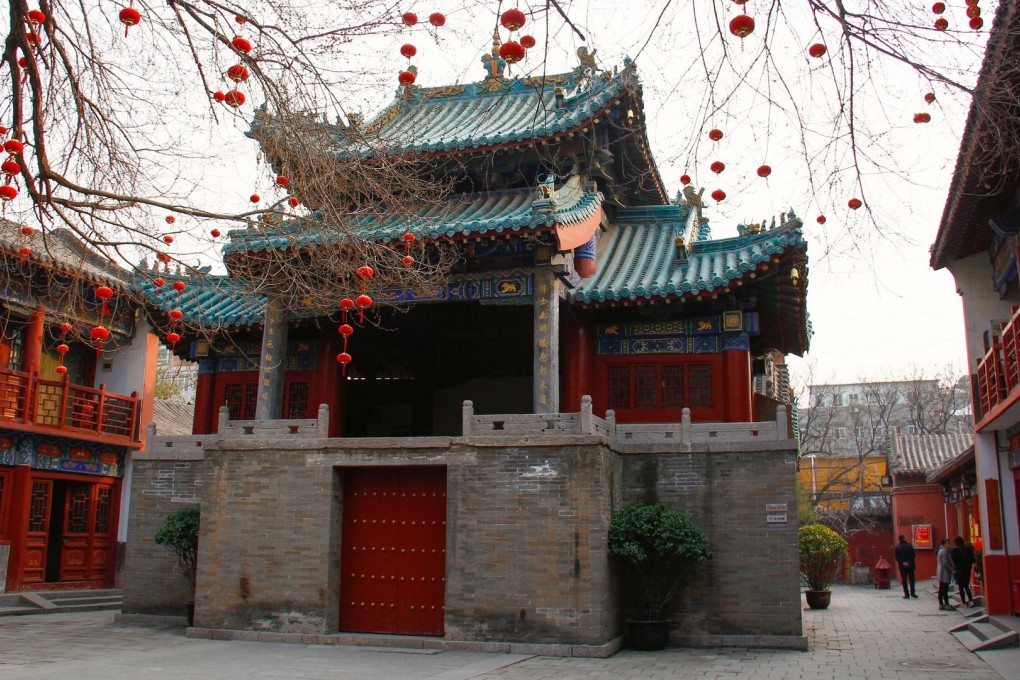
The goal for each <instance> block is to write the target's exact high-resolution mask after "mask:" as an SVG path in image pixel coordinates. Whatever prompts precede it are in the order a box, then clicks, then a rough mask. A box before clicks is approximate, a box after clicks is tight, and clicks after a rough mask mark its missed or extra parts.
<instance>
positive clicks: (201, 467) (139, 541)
mask: <svg viewBox="0 0 1020 680" xmlns="http://www.w3.org/2000/svg"><path fill="white" fill-rule="evenodd" d="M139 457H140V456H137V457H136V459H135V460H133V461H132V480H131V505H130V514H129V517H128V539H127V545H126V546H125V549H124V565H123V568H122V569H121V574H120V586H121V588H122V589H123V591H124V601H123V605H122V607H121V611H122V612H124V613H126V614H152V615H160V616H184V614H185V604H186V603H188V602H190V601H191V600H192V596H191V592H190V589H189V587H188V582H187V581H186V580H185V578H184V576H183V575H182V574H181V571H180V569H179V568H178V566H177V556H176V555H175V554H174V553H173V551H172V550H170V549H169V548H167V547H165V546H161V545H156V543H155V541H154V540H153V536H155V534H156V532H157V531H159V528H160V527H161V526H163V522H164V521H166V517H167V515H169V514H170V513H171V512H174V511H175V510H177V509H179V508H181V507H182V506H185V505H198V503H199V494H200V493H201V489H202V487H203V485H204V484H205V479H206V468H205V464H204V462H203V461H202V460H201V458H200V457H199V458H194V457H192V458H191V459H186V460H178V459H176V458H170V459H166V460H151V459H150V460H144V459H143V460H138V458H139ZM199 558H200V559H201V555H200V557H199Z"/></svg>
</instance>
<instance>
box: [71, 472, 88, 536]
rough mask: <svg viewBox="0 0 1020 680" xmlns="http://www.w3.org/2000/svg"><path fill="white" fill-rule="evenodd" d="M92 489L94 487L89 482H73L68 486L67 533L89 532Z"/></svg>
mask: <svg viewBox="0 0 1020 680" xmlns="http://www.w3.org/2000/svg"><path fill="white" fill-rule="evenodd" d="M91 491H92V487H91V486H90V485H88V484H72V485H71V486H70V488H68V490H67V515H66V520H65V521H66V527H65V528H64V532H65V533H68V534H87V533H88V532H89V502H90V501H91V500H92V499H91V495H92V494H91Z"/></svg>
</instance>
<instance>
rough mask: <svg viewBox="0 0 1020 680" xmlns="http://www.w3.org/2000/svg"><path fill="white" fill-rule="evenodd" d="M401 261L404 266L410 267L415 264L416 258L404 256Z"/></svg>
mask: <svg viewBox="0 0 1020 680" xmlns="http://www.w3.org/2000/svg"><path fill="white" fill-rule="evenodd" d="M400 261H401V262H403V263H404V266H406V267H410V266H411V265H412V264H414V258H413V257H411V256H410V255H404V256H403V257H402V258H400Z"/></svg>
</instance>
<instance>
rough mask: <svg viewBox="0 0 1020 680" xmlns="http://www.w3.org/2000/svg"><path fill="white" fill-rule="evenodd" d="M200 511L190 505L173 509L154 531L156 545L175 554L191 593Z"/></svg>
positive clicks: (195, 566) (196, 569)
mask: <svg viewBox="0 0 1020 680" xmlns="http://www.w3.org/2000/svg"><path fill="white" fill-rule="evenodd" d="M199 518H200V512H199V509H198V508H197V507H194V506H191V507H186V508H181V509H180V510H175V511H173V512H171V513H170V514H169V515H167V518H166V521H165V522H163V526H162V527H160V529H159V531H157V532H156V535H155V536H154V540H155V541H156V544H157V545H165V546H166V547H168V548H170V549H171V550H173V551H174V554H176V555H177V564H178V566H179V567H180V568H181V573H182V574H184V578H186V579H187V580H188V585H189V586H190V587H191V593H192V596H193V597H194V593H195V577H196V574H197V571H198V527H199Z"/></svg>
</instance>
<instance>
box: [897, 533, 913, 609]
mask: <svg viewBox="0 0 1020 680" xmlns="http://www.w3.org/2000/svg"><path fill="white" fill-rule="evenodd" d="M893 552H894V555H895V557H896V566H898V567H899V568H900V583H902V584H903V599H904V600H906V599H907V598H910V597H917V591H916V586H915V584H914V569H915V568H916V566H917V565H916V562H915V560H916V557H917V556H916V554H915V553H914V546H912V545H910V544H909V543H907V538H906V536H903V535H902V534H901V535H900V542H899V543H897V544H896V549H895V550H894V551H893ZM908 582H909V588H908Z"/></svg>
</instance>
